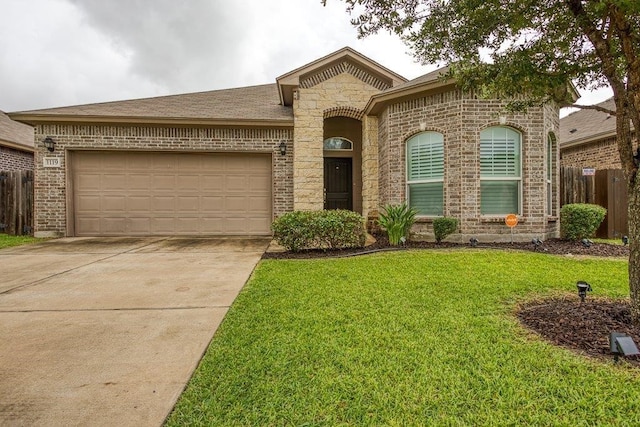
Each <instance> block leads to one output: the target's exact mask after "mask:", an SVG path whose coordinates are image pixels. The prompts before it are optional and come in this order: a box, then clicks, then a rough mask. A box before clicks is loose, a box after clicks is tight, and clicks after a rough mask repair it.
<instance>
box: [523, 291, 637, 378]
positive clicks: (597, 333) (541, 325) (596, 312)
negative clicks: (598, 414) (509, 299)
mask: <svg viewBox="0 0 640 427" xmlns="http://www.w3.org/2000/svg"><path fill="white" fill-rule="evenodd" d="M517 316H518V318H519V319H520V322H521V323H522V324H523V325H524V326H526V327H527V328H529V329H531V330H533V331H535V332H536V333H537V334H538V335H540V336H542V337H543V338H544V339H546V340H548V341H550V342H552V343H554V344H556V345H559V346H562V347H566V348H569V349H571V350H575V351H578V352H581V353H583V354H586V355H589V356H592V357H597V358H608V359H610V360H611V359H613V356H612V355H611V350H610V347H609V334H610V333H611V332H622V333H625V334H627V335H629V336H630V337H631V338H632V339H633V340H634V342H635V343H636V345H640V327H637V326H633V325H632V324H631V312H630V310H629V302H628V301H614V300H606V299H590V298H587V300H586V301H585V302H584V303H581V302H580V299H579V298H578V296H577V295H576V296H575V297H574V298H563V299H559V298H556V299H549V300H546V301H535V302H529V303H527V304H524V305H523V306H521V307H520V310H519V311H518V314H517ZM621 359H622V358H621ZM625 360H626V361H627V362H628V363H629V364H631V365H632V366H636V367H640V358H639V357H638V356H629V357H627V358H625Z"/></svg>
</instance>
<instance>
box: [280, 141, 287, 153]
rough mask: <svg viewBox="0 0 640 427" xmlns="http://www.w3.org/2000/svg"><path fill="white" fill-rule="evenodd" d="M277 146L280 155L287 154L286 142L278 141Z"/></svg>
mask: <svg viewBox="0 0 640 427" xmlns="http://www.w3.org/2000/svg"><path fill="white" fill-rule="evenodd" d="M278 148H280V154H281V155H283V156H285V155H286V154H287V144H286V143H285V142H284V141H280V145H279V146H278Z"/></svg>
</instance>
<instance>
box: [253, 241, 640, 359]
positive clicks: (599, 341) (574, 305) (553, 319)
mask: <svg viewBox="0 0 640 427" xmlns="http://www.w3.org/2000/svg"><path fill="white" fill-rule="evenodd" d="M463 248H469V249H470V250H479V249H482V248H492V249H504V250H522V251H530V252H540V253H548V254H554V255H565V256H592V257H628V256H629V248H628V247H627V246H622V245H610V244H605V243H593V244H591V245H590V246H585V245H583V244H582V243H581V242H571V241H566V240H561V239H550V240H546V241H544V242H543V244H542V245H540V246H538V247H536V246H535V245H534V244H533V243H531V242H524V243H522V242H514V243H490V244H483V243H479V244H478V245H477V247H475V248H472V247H471V245H470V244H458V243H447V242H444V243H441V244H436V243H432V242H407V244H406V245H404V246H402V247H391V246H389V242H388V241H387V240H386V238H385V237H378V238H377V240H376V242H375V243H374V244H373V245H371V246H367V247H365V248H358V249H341V250H306V251H300V252H296V253H293V252H271V253H266V254H264V256H263V258H265V259H311V258H327V257H347V256H357V255H364V254H369V253H376V252H383V251H402V250H408V249H463ZM517 316H518V318H519V320H520V322H521V323H522V325H524V326H525V327H527V328H529V329H530V330H532V331H534V332H535V333H537V334H538V335H540V336H542V337H543V338H544V339H546V340H548V341H550V342H552V343H554V344H556V345H559V346H562V347H565V348H569V349H571V350H574V351H577V352H579V353H581V354H585V355H588V356H591V357H596V358H608V359H610V360H612V359H613V356H612V355H611V352H610V347H609V334H610V332H613V331H615V332H622V333H626V334H627V335H629V336H631V337H632V338H633V340H634V341H635V342H636V344H637V345H640V327H636V326H633V325H632V324H631V313H630V311H629V302H628V301H622V300H621V301H612V300H606V299H595V298H590V297H589V298H587V301H586V302H585V303H581V302H580V299H579V298H578V296H577V295H575V297H573V298H569V297H567V298H553V299H549V300H544V301H534V302H529V303H527V304H523V305H522V306H521V307H520V308H519V310H518V313H517ZM625 362H626V363H628V364H629V366H634V367H640V357H638V356H633V357H628V358H625Z"/></svg>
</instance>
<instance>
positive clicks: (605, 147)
mask: <svg viewBox="0 0 640 427" xmlns="http://www.w3.org/2000/svg"><path fill="white" fill-rule="evenodd" d="M560 164H561V165H562V166H567V167H574V168H598V169H620V168H621V167H622V165H621V164H620V153H619V152H618V143H617V142H616V137H615V136H612V137H609V138H605V139H601V140H598V141H593V142H589V143H587V144H581V145H576V146H574V147H567V148H562V149H561V150H560Z"/></svg>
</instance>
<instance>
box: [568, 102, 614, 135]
mask: <svg viewBox="0 0 640 427" xmlns="http://www.w3.org/2000/svg"><path fill="white" fill-rule="evenodd" d="M596 105H598V106H600V107H603V108H607V109H609V110H612V111H615V110H616V104H615V103H614V101H613V97H611V98H609V99H607V100H606V101H604V102H601V103H599V104H596ZM615 134H616V117H615V116H612V115H610V114H607V113H603V112H602V111H597V110H588V109H581V110H578V111H576V112H573V113H571V114H569V115H568V116H566V117H563V118H562V119H560V130H559V132H558V140H559V141H560V146H562V147H568V146H572V145H579V144H584V143H587V142H591V141H594V140H597V139H602V138H608V137H611V136H614V135H615Z"/></svg>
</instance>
